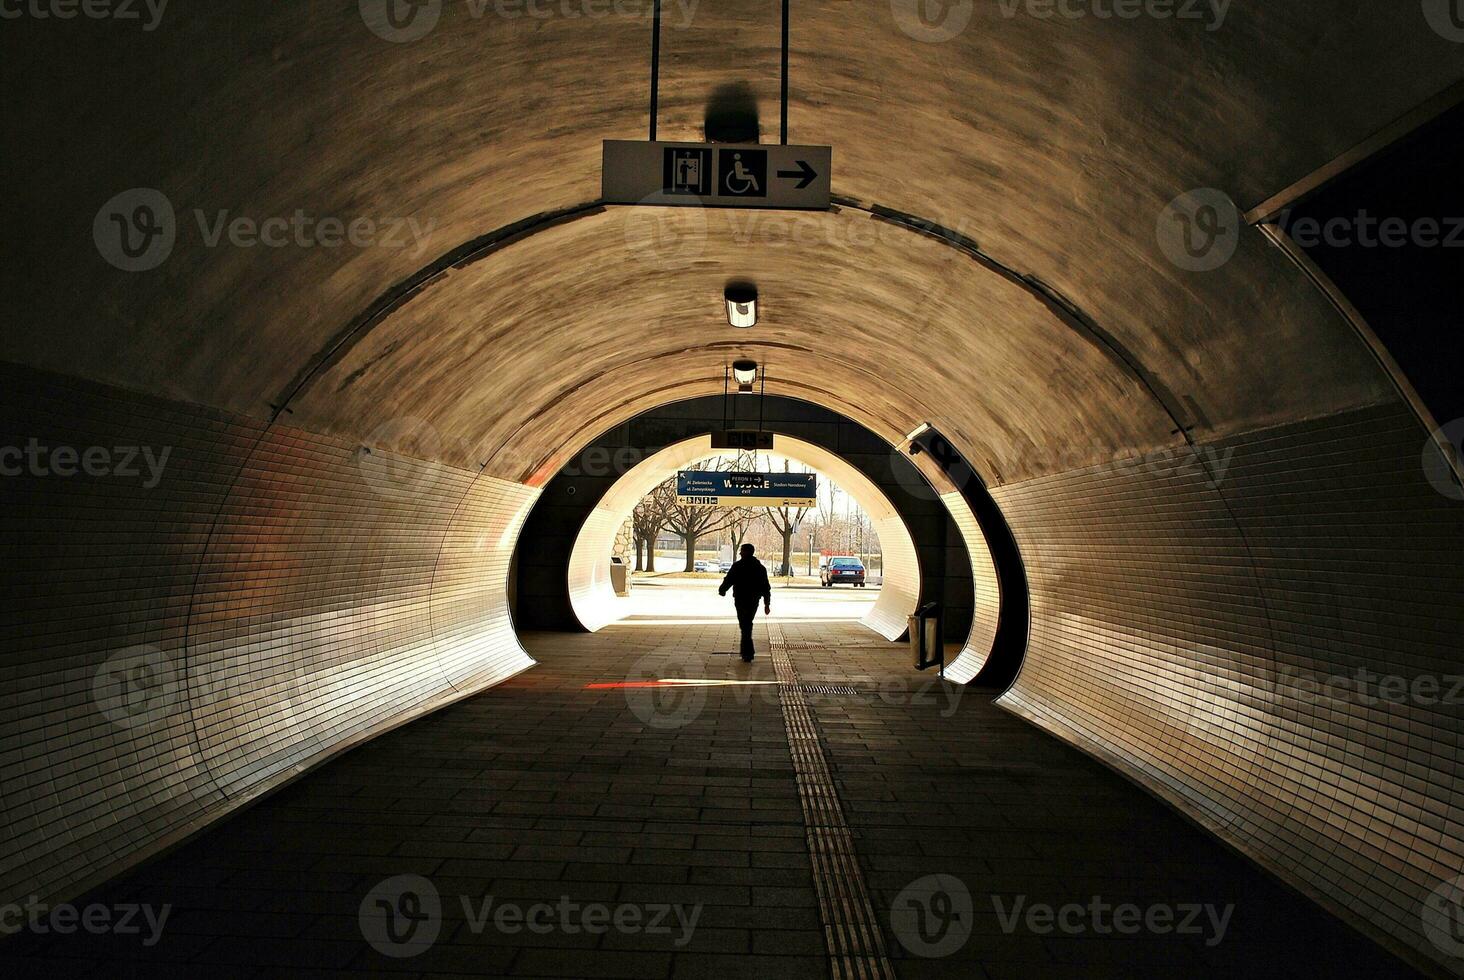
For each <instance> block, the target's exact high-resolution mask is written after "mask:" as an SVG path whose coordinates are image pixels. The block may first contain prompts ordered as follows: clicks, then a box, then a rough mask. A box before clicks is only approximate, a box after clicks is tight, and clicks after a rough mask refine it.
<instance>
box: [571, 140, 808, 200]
mask: <svg viewBox="0 0 1464 980" xmlns="http://www.w3.org/2000/svg"><path fill="white" fill-rule="evenodd" d="M604 153H605V156H604V168H603V170H602V171H601V174H600V196H601V197H602V198H604V199H605V201H606V202H608V203H610V204H656V205H673V206H681V207H693V208H697V207H700V208H781V209H792V210H808V211H826V210H828V207H829V170H830V166H831V162H832V158H833V149H832V148H831V147H827V146H782V145H779V144H776V143H662V142H654V143H653V142H649V141H646V140H606V141H605V151H604Z"/></svg>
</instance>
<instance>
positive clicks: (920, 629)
mask: <svg viewBox="0 0 1464 980" xmlns="http://www.w3.org/2000/svg"><path fill="white" fill-rule="evenodd" d="M909 628H910V652H911V653H912V654H914V655H915V669H916V670H924V669H925V668H927V667H933V666H935V665H936V664H939V665H940V668H941V670H942V671H944V670H945V642H944V638H943V637H942V635H941V632H942V631H941V615H940V603H938V602H928V603H926V604H925V605H923V606H921V607H920V608H919V609H917V610H916V611H915V615H913V616H911V617H910V620H909Z"/></svg>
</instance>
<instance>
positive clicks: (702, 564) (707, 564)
mask: <svg viewBox="0 0 1464 980" xmlns="http://www.w3.org/2000/svg"><path fill="white" fill-rule="evenodd" d="M691 567H692V568H693V569H695V570H696V571H698V572H715V571H716V570H717V563H716V562H714V561H708V560H707V559H705V558H698V559H697V560H696V561H695V562H694V563H693V564H692V566H691Z"/></svg>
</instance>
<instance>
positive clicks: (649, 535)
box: [631, 483, 676, 572]
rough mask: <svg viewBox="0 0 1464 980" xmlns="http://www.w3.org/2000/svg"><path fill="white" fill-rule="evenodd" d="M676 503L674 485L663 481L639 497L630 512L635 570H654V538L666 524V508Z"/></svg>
mask: <svg viewBox="0 0 1464 980" xmlns="http://www.w3.org/2000/svg"><path fill="white" fill-rule="evenodd" d="M675 503H676V487H675V486H671V487H669V488H668V487H667V485H666V484H665V483H663V484H661V485H660V486H658V487H656V488H655V489H654V490H652V491H651V492H650V493H648V494H646V495H645V496H644V497H642V498H641V500H640V503H638V504H636V505H635V510H634V511H632V512H631V536H632V537H634V538H635V570H636V571H638V572H639V571H647V572H654V571H655V570H656V539H657V538H659V537H660V536H661V529H662V528H664V527H665V526H666V510H667V508H669V507H671V506H673V505H674V504H675ZM642 543H644V544H645V549H646V559H645V564H644V565H642V564H641V545H642Z"/></svg>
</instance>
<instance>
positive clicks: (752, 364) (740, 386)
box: [732, 361, 757, 395]
mask: <svg viewBox="0 0 1464 980" xmlns="http://www.w3.org/2000/svg"><path fill="white" fill-rule="evenodd" d="M732 380H733V381H736V382H737V393H738V394H739V395H746V394H750V393H751V392H752V386H753V384H754V383H755V382H756V381H757V361H733V362H732Z"/></svg>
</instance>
